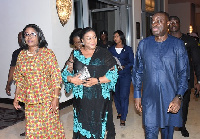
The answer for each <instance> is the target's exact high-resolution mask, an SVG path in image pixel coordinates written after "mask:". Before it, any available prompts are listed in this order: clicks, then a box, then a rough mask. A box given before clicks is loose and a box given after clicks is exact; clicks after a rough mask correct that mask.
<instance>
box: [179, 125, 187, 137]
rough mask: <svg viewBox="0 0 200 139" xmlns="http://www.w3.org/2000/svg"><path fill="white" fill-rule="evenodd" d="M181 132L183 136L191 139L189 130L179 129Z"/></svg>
mask: <svg viewBox="0 0 200 139" xmlns="http://www.w3.org/2000/svg"><path fill="white" fill-rule="evenodd" d="M179 129H180V131H181V134H182V136H184V137H189V132H188V131H187V129H186V128H185V127H182V128H179Z"/></svg>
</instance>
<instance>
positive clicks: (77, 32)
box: [69, 28, 82, 45]
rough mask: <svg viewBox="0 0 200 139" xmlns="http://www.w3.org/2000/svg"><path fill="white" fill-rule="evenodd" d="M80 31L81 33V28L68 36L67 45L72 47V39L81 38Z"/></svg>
mask: <svg viewBox="0 0 200 139" xmlns="http://www.w3.org/2000/svg"><path fill="white" fill-rule="evenodd" d="M81 31H82V28H77V29H74V30H73V32H72V33H71V35H70V36H69V43H70V44H71V45H74V41H73V38H74V37H79V38H81Z"/></svg>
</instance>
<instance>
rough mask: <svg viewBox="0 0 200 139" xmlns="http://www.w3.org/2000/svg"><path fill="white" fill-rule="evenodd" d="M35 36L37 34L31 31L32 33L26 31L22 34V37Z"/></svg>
mask: <svg viewBox="0 0 200 139" xmlns="http://www.w3.org/2000/svg"><path fill="white" fill-rule="evenodd" d="M36 36H37V34H36V33H35V32H32V33H30V34H28V33H25V34H24V37H25V38H28V37H31V38H32V37H36Z"/></svg>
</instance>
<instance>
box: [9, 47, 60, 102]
mask: <svg viewBox="0 0 200 139" xmlns="http://www.w3.org/2000/svg"><path fill="white" fill-rule="evenodd" d="M26 51H27V50H22V51H21V52H20V54H19V56H18V59H17V64H16V68H15V72H14V77H13V78H14V80H15V81H16V85H17V86H18V87H20V92H19V94H18V96H17V97H18V100H19V101H21V102H24V103H26V104H36V103H42V102H44V101H49V100H51V99H52V98H51V96H52V93H53V90H54V88H60V84H61V83H62V78H61V73H60V69H59V67H58V63H57V60H56V57H55V54H54V53H53V51H52V50H51V49H47V48H43V49H42V51H41V52H40V53H39V54H38V55H35V56H28V55H27V53H26Z"/></svg>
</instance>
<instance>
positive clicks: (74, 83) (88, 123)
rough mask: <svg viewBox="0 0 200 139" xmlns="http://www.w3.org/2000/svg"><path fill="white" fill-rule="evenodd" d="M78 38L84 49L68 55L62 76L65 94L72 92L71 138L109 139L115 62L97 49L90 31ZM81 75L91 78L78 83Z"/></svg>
mask: <svg viewBox="0 0 200 139" xmlns="http://www.w3.org/2000/svg"><path fill="white" fill-rule="evenodd" d="M80 38H81V41H82V42H83V43H84V47H83V48H82V49H76V50H73V51H72V53H71V55H70V57H69V59H68V61H67V62H66V67H65V69H64V71H63V72H62V78H63V81H64V84H65V90H66V92H69V91H70V90H71V89H72V90H73V95H74V104H73V106H74V128H73V129H74V134H73V138H74V139H85V138H88V139H89V138H90V139H93V138H97V139H100V138H104V137H105V134H106V131H107V138H108V139H111V138H114V137H115V129H114V123H113V119H112V117H113V113H112V101H111V95H110V90H114V88H115V83H116V81H117V77H118V75H117V69H116V66H115V65H116V61H115V59H114V58H113V56H112V55H111V54H110V53H109V51H108V50H107V49H104V48H101V47H98V46H97V37H96V33H95V31H94V30H93V29H92V28H90V27H87V28H84V29H83V30H82V32H81V37H80ZM88 72H89V73H88ZM84 73H87V74H90V76H91V77H90V76H89V77H88V78H86V79H85V78H84V79H80V76H81V75H82V74H84ZM77 74H78V75H77ZM108 127H109V128H108Z"/></svg>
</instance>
